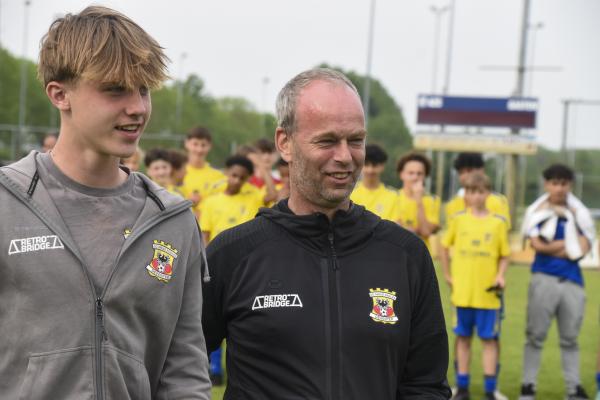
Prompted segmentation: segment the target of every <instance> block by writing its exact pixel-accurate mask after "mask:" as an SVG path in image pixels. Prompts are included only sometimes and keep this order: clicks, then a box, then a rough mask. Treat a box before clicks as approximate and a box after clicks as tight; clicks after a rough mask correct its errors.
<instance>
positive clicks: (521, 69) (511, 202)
mask: <svg viewBox="0 0 600 400" xmlns="http://www.w3.org/2000/svg"><path fill="white" fill-rule="evenodd" d="M530 3H531V2H530V0H524V1H523V19H522V21H521V45H520V48H519V62H518V65H517V85H516V88H515V91H514V93H513V95H514V96H517V97H521V96H523V90H524V88H525V71H526V69H527V68H526V66H525V64H526V56H527V30H528V29H529V9H530ZM520 133H521V130H520V129H519V128H513V129H511V135H519V134H520ZM517 162H518V156H517V155H516V154H509V155H507V156H506V184H505V189H506V199H507V200H508V207H509V210H510V219H511V221H512V225H513V226H515V222H516V221H515V216H516V201H515V198H516V196H515V193H516V184H515V183H516V166H517ZM521 190H525V187H522V188H521Z"/></svg>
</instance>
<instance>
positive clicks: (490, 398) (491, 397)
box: [483, 392, 496, 400]
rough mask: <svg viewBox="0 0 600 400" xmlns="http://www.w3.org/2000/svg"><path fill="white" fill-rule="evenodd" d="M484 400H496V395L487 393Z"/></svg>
mask: <svg viewBox="0 0 600 400" xmlns="http://www.w3.org/2000/svg"><path fill="white" fill-rule="evenodd" d="M483 400H496V395H494V392H487V393H486V394H485V395H484V396H483Z"/></svg>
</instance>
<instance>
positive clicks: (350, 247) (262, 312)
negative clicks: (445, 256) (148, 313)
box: [203, 69, 450, 400]
mask: <svg viewBox="0 0 600 400" xmlns="http://www.w3.org/2000/svg"><path fill="white" fill-rule="evenodd" d="M277 114H278V124H279V126H278V128H277V130H276V133H275V142H276V145H277V148H278V150H279V152H280V153H281V156H282V158H283V159H284V160H285V161H287V162H288V163H289V169H290V197H289V199H285V200H282V201H280V202H279V203H278V204H276V205H275V206H274V207H273V208H271V209H261V211H260V212H259V213H258V215H257V217H256V218H255V219H254V220H252V221H250V222H248V223H245V224H242V225H239V226H238V227H236V228H233V229H231V230H228V231H225V232H223V233H222V234H221V235H219V236H217V238H216V239H215V240H214V241H213V242H212V243H211V245H210V246H209V247H208V260H209V265H210V268H211V272H212V274H213V278H212V280H211V281H210V282H208V283H206V284H205V287H204V311H203V328H204V332H205V335H206V340H207V346H208V347H209V349H211V350H212V349H214V348H216V347H217V346H218V345H219V343H220V342H221V340H222V339H223V338H225V339H227V372H228V385H227V390H226V393H225V399H245V400H254V399H332V400H342V399H343V400H364V399H377V400H399V399H415V400H416V399H419V400H424V399H448V398H449V397H450V390H449V388H448V385H447V383H446V369H447V365H448V338H447V335H446V329H445V325H444V316H443V313H442V307H441V303H440V297H439V291H438V286H437V280H436V277H435V272H434V269H433V265H432V262H431V258H430V256H429V253H428V252H427V249H426V247H425V245H424V244H423V242H422V241H421V240H420V239H418V238H417V237H416V236H414V235H413V234H412V233H410V232H408V231H406V230H404V229H403V228H401V227H400V226H398V225H396V224H395V223H393V222H390V221H385V220H381V219H380V218H379V217H377V216H376V215H374V214H372V213H370V212H368V211H366V210H365V209H364V208H363V207H362V206H358V205H355V204H353V203H352V202H351V201H350V200H349V197H350V193H351V192H352V189H353V188H354V185H355V183H356V181H357V179H358V177H359V175H360V172H361V169H362V166H363V163H364V157H365V139H366V131H365V123H364V113H363V108H362V105H361V102H360V97H359V96H358V93H357V91H356V88H355V87H354V85H353V84H352V83H351V82H350V81H349V80H348V79H347V78H346V77H345V76H344V75H343V74H340V73H339V72H336V71H332V70H329V69H313V70H309V71H306V72H303V73H301V74H299V75H298V76H296V77H295V78H293V79H292V80H291V81H290V82H288V83H287V84H286V86H285V87H284V88H283V89H282V90H281V92H280V93H279V96H278V99H277Z"/></svg>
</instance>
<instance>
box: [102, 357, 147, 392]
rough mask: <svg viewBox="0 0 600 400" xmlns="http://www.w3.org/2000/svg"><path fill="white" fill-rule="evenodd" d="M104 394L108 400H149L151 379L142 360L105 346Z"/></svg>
mask: <svg viewBox="0 0 600 400" xmlns="http://www.w3.org/2000/svg"><path fill="white" fill-rule="evenodd" d="M103 353H104V372H103V373H104V393H105V398H106V399H107V400H109V399H110V400H112V399H114V400H148V399H150V397H151V395H150V393H151V389H150V379H149V378H148V372H147V371H146V367H145V366H144V363H143V362H142V361H141V360H138V359H137V358H136V357H135V356H133V355H131V354H129V353H126V352H124V351H122V350H119V349H116V348H114V347H112V346H104V348H103Z"/></svg>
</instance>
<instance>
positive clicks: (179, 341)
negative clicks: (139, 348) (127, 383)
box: [156, 237, 211, 400]
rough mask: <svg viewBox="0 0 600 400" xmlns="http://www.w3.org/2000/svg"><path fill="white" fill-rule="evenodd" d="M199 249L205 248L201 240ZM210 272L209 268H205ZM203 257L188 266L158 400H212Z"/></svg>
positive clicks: (158, 390) (198, 240)
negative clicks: (204, 324) (204, 318)
mask: <svg viewBox="0 0 600 400" xmlns="http://www.w3.org/2000/svg"><path fill="white" fill-rule="evenodd" d="M196 242H197V243H198V246H201V243H200V239H199V237H198V238H197V241H196ZM204 267H205V268H206V266H205V265H204ZM202 269H203V261H202V257H201V255H200V256H198V257H197V259H196V260H194V261H193V262H190V263H189V264H188V266H187V271H186V274H185V276H183V278H185V283H184V289H183V298H182V301H181V308H180V310H179V318H178V319H177V325H176V326H175V330H174V332H173V338H172V340H171V345H170V347H169V352H168V353H167V358H166V359H165V362H164V366H163V370H162V373H161V376H160V380H159V382H160V383H159V386H158V389H157V393H156V399H160V400H163V399H181V400H183V399H196V400H209V399H210V396H211V395H210V387H211V384H210V379H209V376H208V357H207V352H206V344H205V338H204V335H203V331H202V284H201V272H202Z"/></svg>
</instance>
